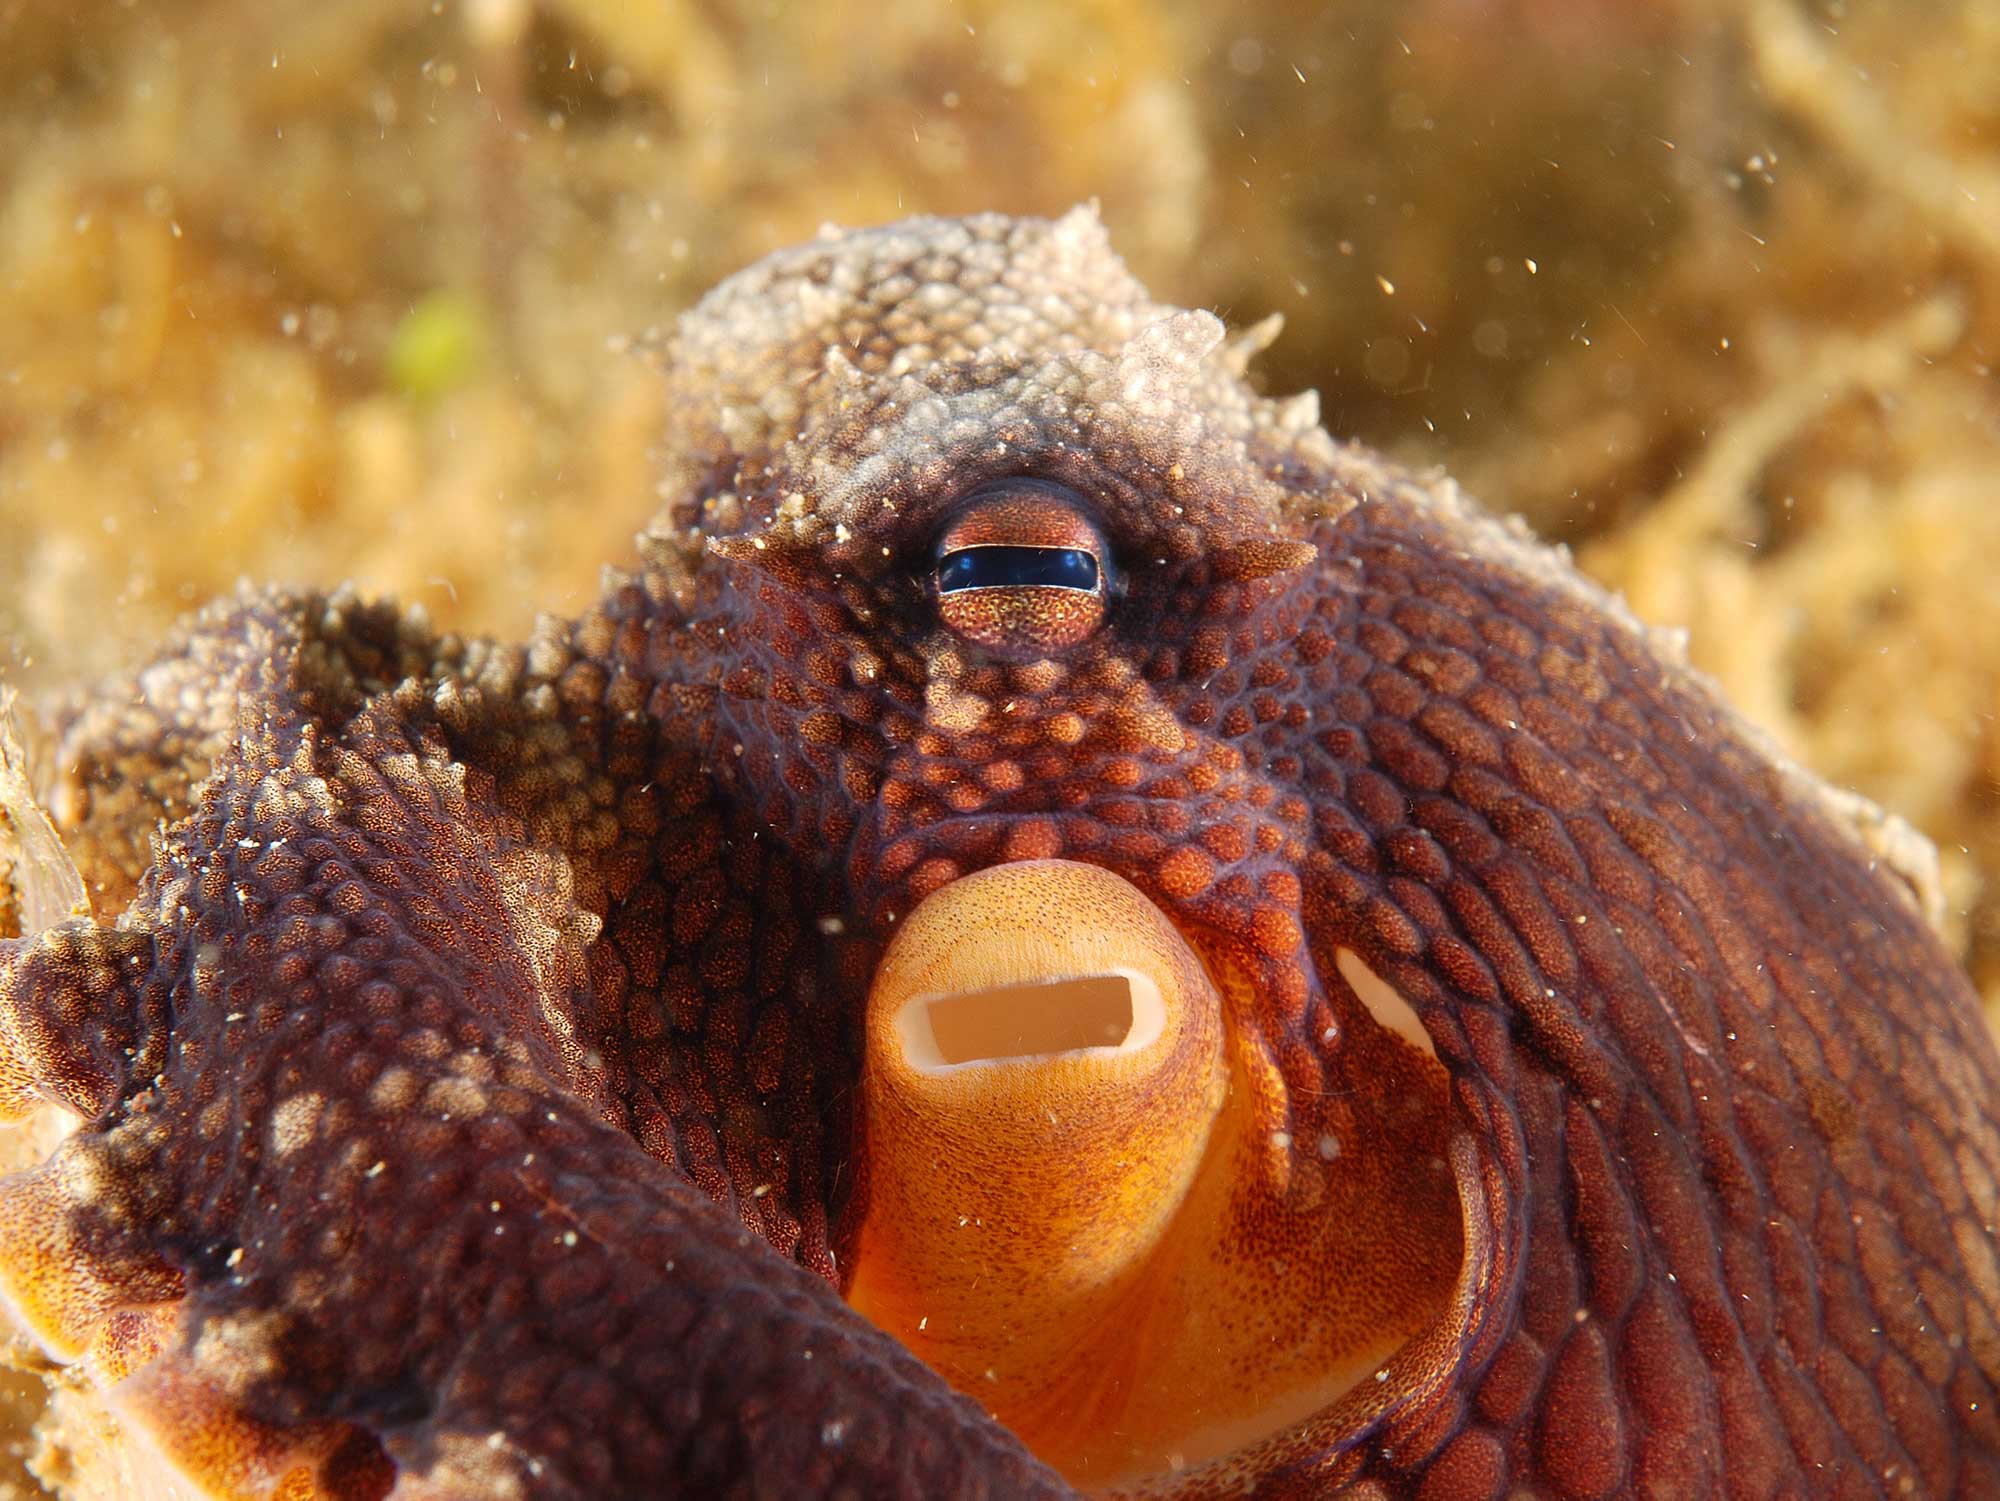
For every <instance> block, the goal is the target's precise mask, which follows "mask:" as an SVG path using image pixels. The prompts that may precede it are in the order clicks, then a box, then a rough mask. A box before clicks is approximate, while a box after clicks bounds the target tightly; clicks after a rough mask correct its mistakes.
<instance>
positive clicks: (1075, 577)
mask: <svg viewBox="0 0 2000 1501" xmlns="http://www.w3.org/2000/svg"><path fill="white" fill-rule="evenodd" d="M1097 579H1098V570H1097V559H1096V558H1094V557H1092V556H1091V555H1090V554H1089V553H1087V552H1085V551H1084V550H1083V549H1082V548H1080V547H993V546H987V547H965V548H960V549H959V550H958V551H957V552H953V553H947V554H946V555H945V556H944V557H943V558H941V559H940V560H939V562H938V570H937V586H938V592H939V593H940V594H952V593H955V592H957V591H958V590H960V589H1011V588H1024V587H1032V586H1041V587H1045V588H1054V589H1085V590H1095V589H1096V588H1097Z"/></svg>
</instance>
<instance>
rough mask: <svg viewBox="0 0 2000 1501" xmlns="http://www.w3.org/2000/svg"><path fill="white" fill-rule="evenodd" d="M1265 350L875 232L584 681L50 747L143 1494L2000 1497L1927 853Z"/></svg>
mask: <svg viewBox="0 0 2000 1501" xmlns="http://www.w3.org/2000/svg"><path fill="white" fill-rule="evenodd" d="M1275 333H1276V328H1275V325H1274V324H1273V323H1270V322H1267V323H1264V324H1260V325H1257V326H1256V327H1253V328H1250V329H1248V330H1246V331H1243V332H1240V333H1237V334H1234V335H1231V334H1230V333H1229V332H1228V331H1226V330H1225V327H1224V325H1223V324H1222V323H1221V321H1219V320H1218V319H1217V318H1216V317H1214V316H1212V315H1210V314H1209V313H1206V312H1200V311H1185V310H1179V309H1175V308H1172V307H1168V306H1163V305H1161V304H1158V303H1155V302H1154V301H1152V300H1151V298H1150V297H1149V296H1148V294H1147V293H1146V291H1145V290H1144V289H1143V288H1142V287H1141V286H1140V285H1139V284H1138V283H1137V282H1136V281H1135V279H1134V278H1133V277H1132V276H1131V274H1129V273H1128V271H1127V270H1126V269H1125V268H1124V266H1123V265H1122V264H1121V263H1120V261H1119V260H1118V259H1117V257H1116V256H1115V255H1114V254H1113V252H1112V251H1111V249H1110V246H1109V244H1108V240H1107V237H1106V235H1105V232H1104V230H1103V228H1102V227H1101V225H1100V224H1099V222H1098V220H1097V218H1096V216H1095V214H1094V212H1093V211H1091V210H1088V209H1084V210H1078V211H1076V212H1074V213H1071V214H1069V215H1068V216H1066V217H1063V218H1061V219H1059V220H1054V221H1042V220H1027V219H1011V218H1004V217H998V216H985V217H976V218H969V219H963V220H942V219H917V220H912V221H909V222H907V223H902V224H898V225H893V226H890V227H887V228H881V229H874V230H868V231H862V232H853V233H833V232H829V233H828V234H827V235H825V236H823V237H822V238H821V239H820V240H818V241H817V242H816V243H813V244H810V245H807V246H804V247H802V248H799V249H795V250H791V251H789V252H785V253H781V254H778V255H775V256H773V257H771V258H770V259H768V260H766V261H764V262H762V263H760V264H758V265H756V266H754V267H752V268H750V269H749V270H747V271H744V272H742V273H740V274H739V275H737V276H736V277H734V278H733V279H731V280H729V281H727V282H725V283H724V284H723V285H721V286H720V287H719V288H718V289H717V290H716V291H714V292H713V293H711V294H710V295H709V297H708V298H707V299H706V300H705V301H703V302H702V303H701V304H700V305H699V306H697V307H696V308H695V309H693V310H692V311H691V312H690V313H688V314H686V315H685V316H684V317H683V318H682V319H681V320H680V321H679V322H678V324H677V325H676V326H675V327H674V328H673V329H672V330H671V331H670V332H668V333H666V334H664V335H660V336H657V337H655V338H654V339H652V340H651V341H650V343H649V345H648V347H649V348H650V349H651V350H652V351H653V354H654V356H655V357H656V359H657V360H658V363H659V365H660V368H661V370H662V372H663V379H664V380H665V382H666V385H667V390H668V392H669V407H668V409H669V411H670V413H671V421H670V423H669V424H668V430H667V433H666V435H665V440H664V444H663V448H662V452H661V458H660V469H659V473H660V485H659V496H658V499H659V507H658V511H657V515H656V519H655V520H654V521H653V522H652V523H651V524H650V525H649V526H648V528H647V529H646V531H645V532H644V534H643V535H642V536H641V537H640V538H639V542H638V547H637V552H636V557H635V559H634V560H633V561H632V563H631V565H630V566H629V567H626V568H623V569H614V570H612V571H611V572H610V573H608V574H607V578H606V583H605V587H604V590H603V594H602V598H601V600H600V602H599V603H598V604H597V605H596V606H595V607H594V608H592V609H590V610H589V611H588V613H586V614H584V615H583V616H582V617H581V618H579V619H574V620H555V619H545V620H544V621H543V622H542V623H541V624H540V625H539V626H538V628H537V629H536V631H535V632H534V634H533V636H532V639H530V640H529V641H527V642H526V643H525V644H520V645H509V644H503V643H500V642H496V641H491V640H486V639H478V638H474V637H469V636H460V635H456V634H451V633H446V632H441V631H439V630H436V629H434V628H433V627H432V625H431V624H430V623H429V622H428V621H427V619H426V618H425V617H424V615H422V614H421V613H420V612H418V611H415V610H409V609H401V608H398V607H396V606H394V605H392V604H388V603H380V602H370V601H366V600H364V599H362V598H360V597H358V596H357V595H356V594H355V593H353V592H352V591H350V590H344V589H343V590H337V591H332V592H313V591H306V590H265V591H248V592H245V593H243V594H241V595H240V596H239V597H237V598H235V599H232V600H229V601H226V602H223V603H220V604H217V605H215V606H213V607H211V608H209V609H208V610H207V611H206V612H205V613H203V614H201V615H200V616H198V617H197V618H195V619H193V620H192V621H190V622H189V623H188V624H186V625H185V626H184V627H183V628H181V629H180V630H179V632H178V634H176V635H175V636H174V637H173V638H172V639H171V640H169V641H168V642H166V643H165V645H164V646H163V647H162V649H161V650H160V651H159V653H158V654H157V655H156V656H155V657H154V658H153V660H152V661H151V662H150V664H149V665H146V666H143V667H141V668H140V669H139V670H138V671H137V672H136V673H134V674H132V675H131V676H129V677H127V678H125V679H123V680H122V681H119V682H117V683H114V684H112V685H110V686H109V687H108V688H106V689H104V690H102V691H99V692H97V693H95V694H92V695H85V696H82V697H79V698H77V699H75V700H74V701H73V702H71V703H69V705H68V706H67V707H65V708H62V709H60V710H58V711H55V712H53V713H52V715H51V716H50V717H49V719H48V722H47V724H46V726H45V728H44V731H43V743H44V746H45V748H46V750H47V757H46V762H45V765H46V770H45V771H44V773H43V774H42V777H41V780H40V781H39V782H37V783H35V784H34V786H33V788H32V789H31V790H30V789H29V787H28V783H27V782H26V781H25V780H24V779H23V774H22V770H21V766H22V761H21V757H20V755H19V753H18V752H9V753H8V755H7V757H6V758H5V760H6V768H5V769H6V771H7V773H8V775H9V776H10V777H11V780H10V781H8V782H7V783H6V784H5V787H4V788H0V808H4V809H5V810H6V817H5V820H4V822H0V828H4V829H5V830H6V831H7V832H6V844H5V849H6V850H8V851H11V856H10V859H11V867H10V868H11V869H12V871H13V876H12V878H11V880H10V882H9V890H10V891H11V897H10V901H9V903H8V904H7V905H6V906H4V907H0V914H10V915H8V916H7V917H6V918H5V920H6V921H7V923H8V928H7V931H8V932H9V934H10V936H8V937H6V938H5V939H4V941H0V1112H4V1114H5V1115H6V1116H7V1117H8V1118H10V1119H14V1120H16V1121H21V1122H24V1123H26V1126H28V1127H33V1128H34V1129H37V1130H39V1131H41V1132H42V1135H41V1136H39V1137H37V1138H36V1140H38V1141H41V1142H43V1143H44V1144H45V1145H44V1147H43V1150H42V1155H40V1156H39V1157H38V1158H37V1159H36V1160H33V1161H30V1162H29V1163H28V1164H27V1165H26V1166H24V1167H22V1168H21V1170H19V1171H17V1172H15V1173H13V1174H12V1175H11V1176H9V1177H7V1178H6V1179H5V1180H4V1182H0V1292H4V1295H5V1301H6V1305H7V1307H8V1309H9V1311H10V1312H11V1313H12V1315H13V1318H14V1320H15V1322H16V1323H17V1324H18V1326H19V1327H20V1328H21V1330H22V1331H24V1335H25V1338H26V1339H27V1340H29V1341H31V1342H32V1345H33V1347H34V1351H35V1355H34V1359H35V1360H36V1361H38V1362H40V1363H41V1365H42V1366H44V1367H46V1368H47V1369H49V1370H50V1371H51V1372H52V1373H53V1375H54V1378H55V1379H56V1380H57V1381H58V1382H59V1383H60V1385H61V1386H62V1388H63V1390H64V1393H65V1395H66V1398H67V1399H69V1400H72V1401H73V1402H75V1403H77V1404H79V1410H83V1409H85V1408H87V1409H89V1410H91V1411H93V1412H96V1413H97V1414H98V1415H99V1416H100V1417H101V1419H102V1421H103V1422H104V1423H106V1424H107V1425H111V1427H113V1428H115V1430H116V1433H117V1434H118V1435H119V1443H120V1444H122V1445H124V1446H125V1448H124V1449H122V1450H121V1451H120V1452H122V1453H135V1454H138V1455H140V1456H141V1460H140V1461H134V1462H133V1463H134V1464H135V1465H136V1468H133V1469H131V1470H129V1471H128V1472H124V1473H127V1476H128V1478H127V1479H126V1480H125V1481H123V1482H121V1484H122V1485H124V1486H126V1487H127V1488H128V1489H127V1493H129V1494H134V1495H137V1494H146V1495H153V1496H161V1497H174V1498H186V1497H230V1498H251V1497H256V1498H284V1501H306V1498H326V1501H336V1498H337V1501H380V1498H385V1497H393V1498H396V1501H420V1498H421V1501H461V1498H475V1497H477V1498H489V1497H490V1498H503V1501H506V1498H519V1501H568V1498H602V1497H657V1496H678V1495H700V1496H732V1495H733V1496H796V1497H827V1498H831V1497H923V1498H978V1497H984V1498H1002V1497H1057V1496H1064V1495H1070V1494H1074V1493H1075V1492H1076V1491H1078V1490H1082V1491H1088V1492H1092V1493H1096V1494H1104V1495H1127V1496H1149V1497H1187V1498H1194V1497H1210V1496H1223V1495H1229V1496H1237V1495H1249V1496H1255V1497H1260V1498H1285V1497H1329V1496H1342V1497H1350V1498H1354V1501H1498V1498H1501V1497H1515V1498H1525V1497H1535V1498H1550V1501H1555V1498H1560V1501H1593V1498H1612V1497H1649V1498H1669V1497H1670V1498H1721V1497H1725V1496H1726V1497H1730V1498H1743V1501H1748V1498H1780V1497H1826V1498H1834V1497H1840V1498H1847V1497H1855V1498H1860V1497H1887V1496H1898V1497H1903V1496H1915V1497H1931V1498H1946V1497H1952V1498H1959V1501H1977V1498H1989V1497H1994V1496H2000V1254H1996V1232H1995V1221H1996V1213H2000V1210H1996V1195H2000V1062H1996V1056H1995V1051H1994V1046H1993V1043H1992V1041H1991V1040H1990V1038H1989V1037H1988V1035H1987V1032H1986V1029H1985V1027H1984V1026H1983V1024H1982V1021H1981V1018H1980V1015H1979V1012H1978V1009H1977V1007H1976V1004H1975V1001H1974V997H1973V994H1972V992H1971V989H1970V987H1969V985H1968V983H1967V981H1966V979H1965V978H1964V976H1963V974H1962V973H1961V972H1960V971H1959V970H1958V969H1957V968H1956V967H1955V965H1954V963H1953V961H1952V959H1951V958H1950V956H1949V954H1948V952H1947V950H1946V949H1945V948H1944V946H1943V945H1942V943H1941V942H1940V940H1939V938H1938V937H1937V936H1936V934H1935V932H1934V921H1933V918H1934V915H1935V911H1934V909H1935V890H1936V887H1935V880H1934V877H1933V876H1932V875H1931V874H1930V873H1928V872H1927V870H1926V864H1925V858H1924V854H1925V849H1924V847H1923V846H1922V843H1921V840H1919V839H1916V838H1915V837H1914V836H1913V835H1911V834H1910V833H1909V831H1908V830H1907V828H1906V827H1905V826H1902V825H1900V824H1898V823H1897V822H1896V821H1895V820H1892V819H1889V818H1887V817H1886V816H1884V815H1880V814H1877V813H1875V812H1874V811H1873V810H1872V809H1870V808H1869V807H1867V806H1866V805H1864V804H1862V803H1860V802H1859V800H1857V799H1855V798H1853V797H1851V796H1848V795H1845V794H1841V793H1838V792H1836V791H1834V790H1833V789H1831V788H1828V787H1826V786H1824V785H1822V784H1821V783H1819V782H1817V781H1816V780H1814V779H1813V778H1812V777H1811V776H1809V775H1808V774H1807V773H1805V772H1804V771H1803V770H1801V769H1799V768H1798V767H1796V766H1794V765H1792V764H1791V763H1789V762H1788V761H1787V760H1786V759H1785V758H1784V757H1783V756H1782V755H1780V754H1778V753H1777V752H1776V751H1774V749H1773V748H1772V746H1771V745H1770V744H1769V743H1768V742H1767V741H1766V740H1765V739H1764V738H1763V737H1762V736H1761V735H1760V734H1759V733H1758V732H1757V731H1755V730H1754V729H1753V728H1752V727H1750V726H1749V725H1748V724H1747V723H1745V722H1744V721H1743V720H1742V719H1740V718H1739V717H1738V716H1737V715H1736V714H1734V713H1733V712H1732V711H1731V710H1730V709H1729V708H1728V707H1726V706H1725V705H1724V703H1723V702H1722V701H1721V700H1720V698H1719V697H1718V696H1717V694H1716V693H1715V691H1713V690H1712V688H1711V687H1710V686H1709V685H1708V684H1707V683H1706V682H1705V681H1704V680H1703V679H1701V678H1700V677H1699V676H1698V675H1697V674H1696V673H1695V672H1694V671H1693V670H1692V669H1691V668H1690V667H1689V666H1688V665H1687V664H1686V662H1685V660H1684V654H1683V652H1682V650H1681V648H1680V643H1679V642H1678V641H1677V640H1676V639H1675V638H1673V637H1672V636H1670V635H1668V634H1665V633H1662V632H1658V631H1653V630H1649V629H1648V628H1646V627H1644V626H1642V625H1641V624H1640V623H1638V622H1637V621H1636V620H1635V619H1634V618H1633V617H1632V616H1631V615H1630V614H1629V613H1628V612H1627V611H1626V610H1625V609H1624V608H1623V607H1622V606H1621V605H1620V604H1619V603H1618V602H1617V601H1616V600H1614V599H1613V598H1611V597H1610V596H1608V595H1606V594H1605V593H1603V592H1601V591H1599V590H1598V589H1596V588H1595V587H1593V586H1592V585H1590V584H1589V583H1587V582H1586V581H1585V580H1584V579H1583V578H1582V577H1581V576H1580V575H1578V574H1577V573H1576V572H1575V571H1574V570H1573V569H1572V568H1571V567H1570V565H1569V564H1568V562H1567V560H1566V559H1565V558H1564V557H1563V556H1562V555H1561V554H1560V553H1558V552H1557V551H1555V550H1553V549H1549V548H1545V547H1543V546H1541V545H1539V544H1538V543H1536V542H1534V541H1533V540H1531V539H1530V538H1529V537H1528V536H1527V535H1526V534H1525V533H1524V532H1523V531H1522V530H1521V529H1520V528H1519V527H1517V526H1511V525H1509V524H1506V523H1503V522H1501V521H1499V520H1496V519H1494V518H1493V517H1491V516H1489V515H1488V514H1486V513H1485V512H1483V511H1481V510H1480V509H1478V508H1477V507H1476V506H1475V505H1473V504H1472V503H1471V502H1470V501H1468V500H1467V499H1465V498H1464V497H1463V496H1462V495H1461V494H1460V493H1459V491H1458V490H1457V489H1456V488H1455V487H1454V486H1453V485H1452V484H1451V483H1450V481H1449V480H1447V479H1445V478H1444V477H1442V476H1436V475H1432V476H1423V475H1418V474H1415V473H1412V472H1409V471H1407V470H1405V469H1403V468H1400V467H1398V466H1397V465H1395V464H1393V463H1391V462H1389V461H1388V460H1386V459H1384V458H1382V457H1380V456H1378V455H1376V454H1373V453H1371V452H1369V451H1367V450H1365V449H1363V448H1361V447H1359V446H1355V445H1351V444H1344V443H1341V442H1337V441H1335V440H1334V439H1333V438H1331V437H1329V435H1328V434H1327V432H1326V431H1325V430H1324V429H1323V428H1322V426H1321V425H1320V421H1319V415H1318V411H1317V408H1316V403H1315V400H1314V398H1313V397H1312V396H1311V395H1310V394H1306V395H1302V396H1294V397H1290V398H1287V399H1273V398H1268V397H1266V396H1263V395H1261V394H1258V393H1257V392H1256V390H1255V389H1254V388H1253V386H1252V384H1251V383H1250V379H1249V367H1250V364H1251V361H1252V360H1253V358H1254V357H1255V355H1256V354H1257V352H1258V351H1259V350H1260V349H1261V348H1263V347H1264V346H1265V345H1266V344H1268V342H1269V340H1270V339H1271V338H1272V337H1273V336H1274V335H1275ZM7 789H11V790H7ZM37 851H39V852H40V855H39V856H37V855H36V852H37ZM51 851H54V853H51ZM36 871H40V872H41V877H40V878H39V879H30V876H31V875H32V874H33V873H34V872H36ZM142 1474H143V1476H144V1477H146V1478H145V1479H144V1480H143V1484H142V1483H141V1481H139V1480H135V1479H132V1478H130V1477H131V1476H136V1475H142ZM71 1480H72V1493H73V1494H84V1493H87V1492H89V1490H90V1486H89V1483H88V1482H87V1479H86V1478H84V1477H82V1475H81V1472H80V1471H79V1472H77V1473H76V1474H75V1475H73V1476H72V1477H71ZM115 1489H116V1488H115V1487H113V1488H112V1490H115ZM97 1493H98V1494H103V1493H107V1492H106V1491H104V1490H102V1489H100V1491H99V1492H97Z"/></svg>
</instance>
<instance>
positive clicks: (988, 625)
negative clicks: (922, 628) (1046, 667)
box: [931, 480, 1111, 660]
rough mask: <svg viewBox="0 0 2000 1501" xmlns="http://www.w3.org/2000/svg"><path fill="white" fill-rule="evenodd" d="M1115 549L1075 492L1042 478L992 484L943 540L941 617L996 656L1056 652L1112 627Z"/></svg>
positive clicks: (937, 572) (936, 574)
mask: <svg viewBox="0 0 2000 1501" xmlns="http://www.w3.org/2000/svg"><path fill="white" fill-rule="evenodd" d="M1107 553H1108V549H1107V548H1106V547H1105V545H1104V538H1103V536H1102V535H1101V534H1100V533H1099V532H1098V530H1097V528H1096V527H1095V526H1094V525H1093V524H1092V523H1091V521H1090V519H1089V517H1088V516H1086V515H1085V514H1084V511H1083V504H1082V502H1081V501H1080V500H1078V498H1077V497H1076V496H1075V495H1074V494H1072V493H1071V492H1070V491H1068V490H1065V489H1062V488H1061V487H1060V486H1057V485H1050V484H1045V483H1042V482H1041V481H1038V480H1008V481H1005V482H1003V483H1001V484H998V485H994V486H990V487H989V488H987V489H985V490H981V491H979V492H978V493H977V494H975V495H974V496H973V497H972V498H971V500H969V501H968V502H967V503H966V505H965V507H964V509H962V510H961V511H960V512H959V513H958V514H957V516H955V517H954V518H953V519H952V522H951V524H950V525H949V526H947V527H946V528H945V530H944V533H943V535H942V536H940V537H939V538H938V544H937V561H936V566H935V567H934V569H933V570H932V573H931V587H932V590H933V591H934V594H935V596H936V599H937V609H938V615H939V617H940V618H941V619H942V620H943V621H944V623H945V624H946V625H947V626H948V627H950V628H951V630H952V631H953V632H954V633H956V634H957V635H958V636H959V637H960V638H961V639H963V640H965V641H968V642H970V643H972V644H973V645H975V646H981V647H984V648H985V649H986V650H987V651H990V652H992V653H994V654H995V655H997V656H1003V657H1010V658H1014V659H1017V660H1028V659H1032V658H1036V657H1046V656H1052V655H1054V654H1055V653H1057V652H1060V651H1064V650H1066V649H1068V648H1069V647H1072V646H1075V645H1076V644H1077V643H1078V642H1080V641H1083V640H1085V639H1087V638H1088V637H1089V636H1090V635H1091V634H1092V633H1094V632H1095V631H1096V630H1097V628H1098V627H1099V626H1100V625H1102V624H1103V623H1104V608H1105V601H1106V599H1107V598H1108V596H1109V592H1110V582H1111V581H1110V577H1109V568H1108V565H1107Z"/></svg>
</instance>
